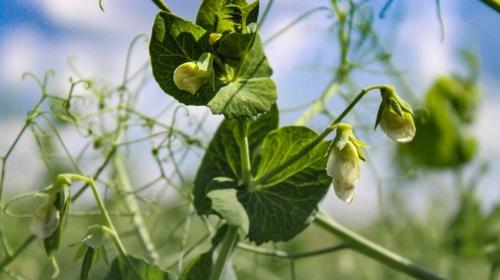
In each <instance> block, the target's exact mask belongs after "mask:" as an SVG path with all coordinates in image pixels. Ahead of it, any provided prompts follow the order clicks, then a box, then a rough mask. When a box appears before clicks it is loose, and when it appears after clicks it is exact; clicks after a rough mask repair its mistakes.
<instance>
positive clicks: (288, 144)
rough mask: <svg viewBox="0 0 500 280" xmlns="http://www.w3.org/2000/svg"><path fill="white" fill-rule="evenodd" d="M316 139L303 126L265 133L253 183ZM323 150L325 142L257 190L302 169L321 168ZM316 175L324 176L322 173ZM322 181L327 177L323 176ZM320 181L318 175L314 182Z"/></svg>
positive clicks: (310, 131) (323, 159) (315, 134)
mask: <svg viewBox="0 0 500 280" xmlns="http://www.w3.org/2000/svg"><path fill="white" fill-rule="evenodd" d="M317 136H318V134H317V133H316V132H314V131H312V130H311V129H309V128H307V127H303V126H288V127H282V128H280V129H278V130H275V131H273V132H271V133H269V134H268V135H267V137H266V138H265V139H264V143H263V144H262V148H261V154H262V160H261V162H260V164H259V168H258V170H257V174H256V177H257V180H258V179H259V178H260V177H262V176H263V175H265V174H266V173H267V172H268V171H269V170H271V169H273V168H274V167H276V166H278V165H281V164H282V163H283V162H285V161H287V160H288V158H290V157H291V156H293V155H295V154H296V153H297V152H299V151H300V150H301V149H302V148H303V147H305V146H306V145H308V144H309V143H311V142H312V141H313V140H314V139H315V138H316V137H317ZM327 148H328V142H322V143H321V144H320V145H318V146H316V147H315V148H314V149H313V150H312V151H310V152H309V153H307V154H306V155H305V156H303V157H302V158H301V159H299V160H298V161H296V162H295V163H293V164H291V165H290V166H288V167H287V168H286V169H285V170H283V171H282V172H280V173H279V174H277V175H275V176H274V177H272V178H271V179H270V180H268V181H267V182H266V183H265V185H264V186H261V188H265V187H267V186H270V185H273V184H276V183H279V182H283V181H286V180H288V178H290V177H292V176H295V175H297V174H299V173H301V172H303V171H305V170H309V169H310V168H313V169H315V168H318V169H325V166H326V156H325V155H326V151H327ZM320 173H322V174H323V175H325V176H326V172H320ZM320 175H321V174H320ZM326 178H329V177H328V176H326ZM321 179H322V178H321V176H320V177H319V178H318V180H319V181H321Z"/></svg>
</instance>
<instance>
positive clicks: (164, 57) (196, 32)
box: [149, 12, 215, 105]
mask: <svg viewBox="0 0 500 280" xmlns="http://www.w3.org/2000/svg"><path fill="white" fill-rule="evenodd" d="M208 50H209V47H208V34H207V32H206V30H205V29H203V28H201V27H200V26H197V25H195V24H193V23H191V22H189V21H186V20H184V19H181V18H179V17H177V16H175V15H173V14H171V13H166V12H160V13H159V14H158V15H157V16H156V19H155V22H154V25H153V33H152V35H151V42H150V45H149V52H150V56H151V66H152V69H153V75H154V77H155V80H156V81H157V82H158V84H159V85H160V87H161V88H162V90H163V91H165V92H166V93H167V94H169V95H171V96H173V97H174V98H175V99H177V100H178V101H179V102H181V103H184V104H186V105H206V104H207V103H208V101H209V100H210V99H212V97H213V96H214V95H215V91H214V90H213V89H212V87H211V86H210V85H209V84H206V85H204V86H202V87H201V88H200V89H199V90H198V92H197V93H196V94H195V95H193V94H190V93H189V92H187V91H183V90H180V89H178V88H177V86H176V85H175V84H174V81H173V76H174V71H175V69H176V68H177V66H179V65H181V64H182V63H185V62H189V61H197V60H198V59H199V58H200V56H201V55H202V54H203V53H204V52H206V51H208Z"/></svg>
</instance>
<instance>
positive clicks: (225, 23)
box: [196, 0, 259, 33]
mask: <svg viewBox="0 0 500 280" xmlns="http://www.w3.org/2000/svg"><path fill="white" fill-rule="evenodd" d="M258 2H259V1H255V2H254V3H252V4H250V5H248V4H247V2H246V1H245V0H204V1H203V2H202V4H201V6H200V9H199V10H198V15H197V16H196V23H197V24H198V25H200V26H202V27H203V28H205V29H206V30H208V31H210V32H218V33H224V32H226V31H235V30H237V29H238V28H241V27H240V26H241V25H246V24H247V23H252V22H256V21H257V17H258V13H259V3H258Z"/></svg>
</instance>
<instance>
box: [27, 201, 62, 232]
mask: <svg viewBox="0 0 500 280" xmlns="http://www.w3.org/2000/svg"><path fill="white" fill-rule="evenodd" d="M59 220H60V218H59V211H58V210H57V209H56V207H55V206H54V204H53V201H52V200H51V201H49V203H47V204H45V205H42V206H40V207H39V208H38V209H37V210H36V211H35V214H34V215H33V219H32V220H31V224H30V231H31V233H32V234H33V235H36V236H37V237H39V238H42V239H45V238H48V237H50V236H52V234H53V233H54V232H55V231H56V229H57V227H58V226H59Z"/></svg>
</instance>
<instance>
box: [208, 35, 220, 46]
mask: <svg viewBox="0 0 500 280" xmlns="http://www.w3.org/2000/svg"><path fill="white" fill-rule="evenodd" d="M220 38H222V34H220V33H210V35H208V44H209V45H210V46H211V47H212V46H214V45H215V43H217V41H219V40H220Z"/></svg>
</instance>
